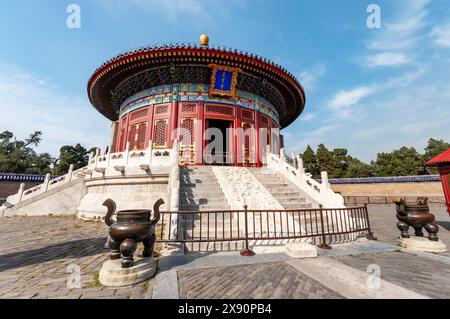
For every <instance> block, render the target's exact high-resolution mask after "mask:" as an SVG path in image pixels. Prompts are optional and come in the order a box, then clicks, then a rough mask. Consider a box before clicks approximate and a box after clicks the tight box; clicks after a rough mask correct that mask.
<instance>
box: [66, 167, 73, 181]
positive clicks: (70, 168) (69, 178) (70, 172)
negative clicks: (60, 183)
mask: <svg viewBox="0 0 450 319" xmlns="http://www.w3.org/2000/svg"><path fill="white" fill-rule="evenodd" d="M73 168H74V166H73V164H70V166H69V171H68V172H67V182H70V181H71V180H72V175H73Z"/></svg>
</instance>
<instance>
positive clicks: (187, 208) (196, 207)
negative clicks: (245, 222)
mask: <svg viewBox="0 0 450 319" xmlns="http://www.w3.org/2000/svg"><path fill="white" fill-rule="evenodd" d="M180 209H181V210H182V211H201V210H217V211H225V210H229V208H228V205H219V204H215V205H208V204H201V205H182V204H181V205H180Z"/></svg>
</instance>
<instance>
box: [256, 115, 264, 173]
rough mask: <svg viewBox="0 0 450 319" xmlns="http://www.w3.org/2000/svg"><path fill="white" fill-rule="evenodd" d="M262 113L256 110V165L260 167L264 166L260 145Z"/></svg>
mask: <svg viewBox="0 0 450 319" xmlns="http://www.w3.org/2000/svg"><path fill="white" fill-rule="evenodd" d="M260 115H261V114H260V113H259V111H255V130H256V145H255V147H256V158H257V160H256V165H257V166H258V167H261V166H262V162H261V152H260V147H259V143H260V141H261V139H260V136H259V135H260V132H259V128H260V127H261V116H260Z"/></svg>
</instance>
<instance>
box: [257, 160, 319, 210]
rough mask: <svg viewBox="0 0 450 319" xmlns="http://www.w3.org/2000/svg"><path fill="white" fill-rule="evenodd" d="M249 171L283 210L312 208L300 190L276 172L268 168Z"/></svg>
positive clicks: (311, 203)
mask: <svg viewBox="0 0 450 319" xmlns="http://www.w3.org/2000/svg"><path fill="white" fill-rule="evenodd" d="M249 171H250V172H251V173H252V174H253V175H254V176H255V177H256V179H257V180H258V181H259V182H260V183H261V184H262V185H263V186H264V187H265V188H266V189H267V190H268V191H269V192H270V193H271V194H272V196H273V197H274V198H275V199H276V200H277V201H278V202H279V203H280V204H281V206H283V207H284V208H285V209H303V208H312V207H313V202H312V201H311V200H309V199H308V198H307V196H306V195H305V194H304V193H303V192H302V191H301V190H299V189H298V188H297V187H295V186H293V185H292V184H291V183H289V182H288V181H286V180H285V178H284V177H283V176H282V175H281V174H279V173H277V172H276V171H273V170H271V169H269V168H249Z"/></svg>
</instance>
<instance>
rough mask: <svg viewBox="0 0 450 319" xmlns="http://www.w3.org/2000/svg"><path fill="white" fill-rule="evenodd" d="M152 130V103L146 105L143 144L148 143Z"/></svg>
mask: <svg viewBox="0 0 450 319" xmlns="http://www.w3.org/2000/svg"><path fill="white" fill-rule="evenodd" d="M152 131H153V105H149V106H148V112H147V132H145V146H146V147H148V146H149V145H150V139H151V138H152V133H153V132H152Z"/></svg>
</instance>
